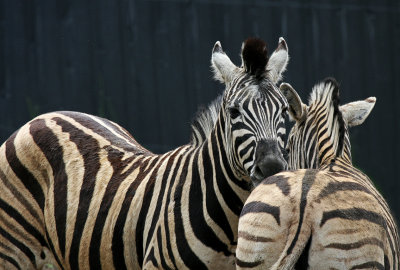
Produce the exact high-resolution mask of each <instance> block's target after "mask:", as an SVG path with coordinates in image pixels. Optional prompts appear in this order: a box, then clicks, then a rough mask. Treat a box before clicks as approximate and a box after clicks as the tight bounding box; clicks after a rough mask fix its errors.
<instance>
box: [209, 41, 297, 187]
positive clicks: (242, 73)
mask: <svg viewBox="0 0 400 270" xmlns="http://www.w3.org/2000/svg"><path fill="white" fill-rule="evenodd" d="M241 57H242V65H241V67H237V66H236V65H235V64H233V63H232V62H231V60H230V59H229V57H228V56H227V55H226V54H225V52H224V51H223V50H222V47H221V44H220V42H217V43H216V44H215V46H214V48H213V51H212V59H211V63H212V68H213V70H214V75H215V78H216V79H217V80H219V81H221V82H223V83H224V84H225V86H226V88H225V91H224V94H223V97H222V106H221V110H220V119H221V123H222V125H223V127H221V128H222V129H223V133H224V134H222V136H223V137H224V144H225V145H224V146H225V149H226V151H227V156H228V159H229V163H230V165H231V167H232V168H233V169H234V172H235V173H236V176H237V177H238V178H240V179H245V180H246V181H250V180H251V182H252V184H253V185H254V186H255V185H257V184H258V183H259V182H260V181H261V180H263V179H264V178H266V177H268V176H271V175H273V174H275V173H277V172H280V171H282V170H284V169H285V168H286V167H287V163H286V160H285V159H284V157H283V155H282V152H281V149H283V147H284V143H283V136H284V135H285V131H286V130H285V115H286V109H287V101H286V99H285V97H284V96H283V95H282V93H281V92H280V91H279V89H278V87H277V86H276V83H277V82H278V81H279V80H280V79H281V74H282V72H283V71H284V70H285V69H286V65H287V62H288V59H289V55H288V48H287V45H286V42H285V40H284V39H283V38H280V39H279V44H278V47H277V49H276V50H275V51H274V52H273V53H272V55H271V57H269V58H268V55H267V47H266V43H265V42H264V41H262V40H260V39H257V38H250V39H248V40H246V41H245V42H244V43H243V46H242V53H241Z"/></svg>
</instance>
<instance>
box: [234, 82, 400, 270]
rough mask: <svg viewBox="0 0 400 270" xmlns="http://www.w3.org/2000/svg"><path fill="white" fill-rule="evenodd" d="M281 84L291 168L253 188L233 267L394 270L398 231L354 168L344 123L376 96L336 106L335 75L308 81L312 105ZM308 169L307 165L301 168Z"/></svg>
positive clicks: (364, 111)
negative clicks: (288, 121)
mask: <svg viewBox="0 0 400 270" xmlns="http://www.w3.org/2000/svg"><path fill="white" fill-rule="evenodd" d="M281 90H282V92H283V93H284V95H285V96H286V97H287V100H288V103H289V113H290V115H291V117H292V118H293V119H294V120H295V121H296V123H295V125H294V127H293V128H292V130H291V131H290V134H289V139H288V143H287V149H288V151H289V168H291V169H298V170H294V171H288V172H282V173H279V174H277V175H275V176H272V177H269V178H267V179H266V180H264V181H263V182H261V184H260V185H259V186H258V187H257V188H255V189H254V191H253V192H252V193H251V195H250V196H249V198H248V200H247V201H246V203H245V205H244V207H243V210H242V212H241V216H240V220H239V232H238V235H239V236H238V237H239V238H238V247H237V253H236V254H237V262H236V263H237V268H238V269H399V236H398V232H397V228H396V224H395V222H394V219H393V217H392V215H391V214H390V211H389V207H388V206H387V204H386V202H385V200H384V199H383V198H382V196H381V195H380V194H379V192H378V191H377V190H376V189H375V187H374V186H373V184H372V182H371V181H370V179H369V178H368V177H367V176H366V175H365V174H363V173H362V172H361V171H359V170H357V169H356V168H355V167H353V165H352V163H351V155H350V140H349V134H348V127H351V126H356V125H360V124H361V123H363V122H364V120H365V119H366V118H367V116H368V115H369V113H370V111H371V110H372V108H373V107H374V105H375V98H374V97H370V98H367V99H366V100H364V101H356V102H352V103H348V104H346V105H343V106H339V90H338V85H337V83H336V81H335V80H333V79H327V80H325V81H324V82H322V83H320V84H318V85H316V86H315V87H314V88H313V91H312V93H311V97H310V100H309V105H308V106H307V105H305V104H303V103H302V102H301V99H300V97H299V96H298V95H297V93H296V92H295V91H294V89H293V88H292V87H291V86H290V85H288V84H282V85H281ZM300 168H309V169H300Z"/></svg>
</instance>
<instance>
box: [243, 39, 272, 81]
mask: <svg viewBox="0 0 400 270" xmlns="http://www.w3.org/2000/svg"><path fill="white" fill-rule="evenodd" d="M241 56H242V66H243V68H244V70H245V71H246V72H247V73H249V74H251V75H254V76H256V77H259V76H261V75H262V74H264V73H265V69H266V66H267V62H268V54H267V44H266V43H265V42H264V41H263V40H261V39H259V38H248V39H247V40H246V41H245V42H244V43H243V45H242V54H241Z"/></svg>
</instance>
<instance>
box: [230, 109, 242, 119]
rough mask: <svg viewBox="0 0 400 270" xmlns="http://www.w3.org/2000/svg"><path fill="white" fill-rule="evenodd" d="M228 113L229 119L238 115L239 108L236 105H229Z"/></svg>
mask: <svg viewBox="0 0 400 270" xmlns="http://www.w3.org/2000/svg"><path fill="white" fill-rule="evenodd" d="M229 115H230V116H231V119H235V118H237V117H239V116H240V110H239V108H236V107H230V108H229Z"/></svg>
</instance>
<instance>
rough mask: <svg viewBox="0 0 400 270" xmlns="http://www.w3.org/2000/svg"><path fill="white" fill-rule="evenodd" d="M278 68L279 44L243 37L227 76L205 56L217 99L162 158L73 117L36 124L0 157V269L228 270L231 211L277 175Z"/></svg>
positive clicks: (107, 124)
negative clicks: (238, 62) (270, 47)
mask: <svg viewBox="0 0 400 270" xmlns="http://www.w3.org/2000/svg"><path fill="white" fill-rule="evenodd" d="M287 62H288V50H287V45H286V43H285V41H284V40H283V39H280V40H279V44H278V47H277V49H276V50H275V51H274V52H273V54H272V55H271V57H270V58H268V56H267V51H266V44H265V43H264V42H263V41H261V40H259V39H249V40H247V41H246V42H245V43H244V46H243V48H242V67H236V66H235V65H234V64H233V63H232V62H231V61H230V59H229V58H228V56H227V55H226V54H225V53H224V51H223V50H222V48H221V45H220V43H219V42H217V43H216V44H215V46H214V48H213V52H212V67H213V68H214V73H215V77H216V78H217V79H219V80H221V81H223V82H224V83H225V84H226V89H225V91H224V93H223V95H222V97H220V98H218V99H217V100H216V101H215V102H214V103H213V104H212V105H211V106H210V108H208V109H207V110H205V111H204V112H202V113H200V115H199V117H198V118H197V120H195V121H194V124H193V125H192V129H193V130H192V140H191V142H190V143H189V144H187V145H184V146H181V147H178V148H177V149H175V150H172V151H170V152H168V153H166V154H162V155H156V154H153V153H151V152H150V151H148V150H146V149H144V148H143V147H142V146H140V145H139V144H138V143H137V142H136V141H135V140H134V139H133V138H132V137H131V135H130V134H129V133H128V132H127V131H125V130H124V129H123V128H121V127H120V126H118V125H117V124H115V123H113V122H111V121H108V120H106V119H102V118H99V117H95V116H91V115H87V114H83V113H77V112H55V113H49V114H45V115H41V116H39V117H37V118H35V119H34V120H32V121H31V122H29V123H27V124H26V125H25V126H23V127H22V128H21V129H19V130H18V131H17V132H15V133H14V134H13V135H12V136H11V137H10V138H9V139H8V140H7V141H6V142H5V143H4V144H3V145H2V147H1V148H0V180H1V181H0V190H1V193H0V267H1V268H2V269H34V268H35V269H36V268H39V269H40V268H45V267H47V266H48V267H54V268H61V269H89V268H90V269H141V268H142V269H154V268H163V269H188V268H189V269H207V268H212V269H216V268H218V269H231V268H234V267H235V266H234V255H235V248H236V243H237V224H238V219H239V214H240V210H241V208H242V206H243V203H244V201H245V199H246V198H247V196H248V195H249V193H250V186H251V183H252V181H254V182H257V181H260V180H262V179H263V178H265V177H266V176H269V175H272V174H274V173H276V172H278V171H280V170H282V169H284V168H285V167H286V166H287V163H286V161H285V160H284V159H283V157H282V154H281V150H280V149H281V147H283V140H282V136H283V135H284V133H285V127H284V114H285V110H286V108H287V102H286V99H285V98H284V97H283V95H282V94H281V92H280V91H279V89H278V88H277V87H276V83H277V81H278V80H279V79H280V76H281V73H282V72H283V71H284V70H285V68H286V65H287Z"/></svg>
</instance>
